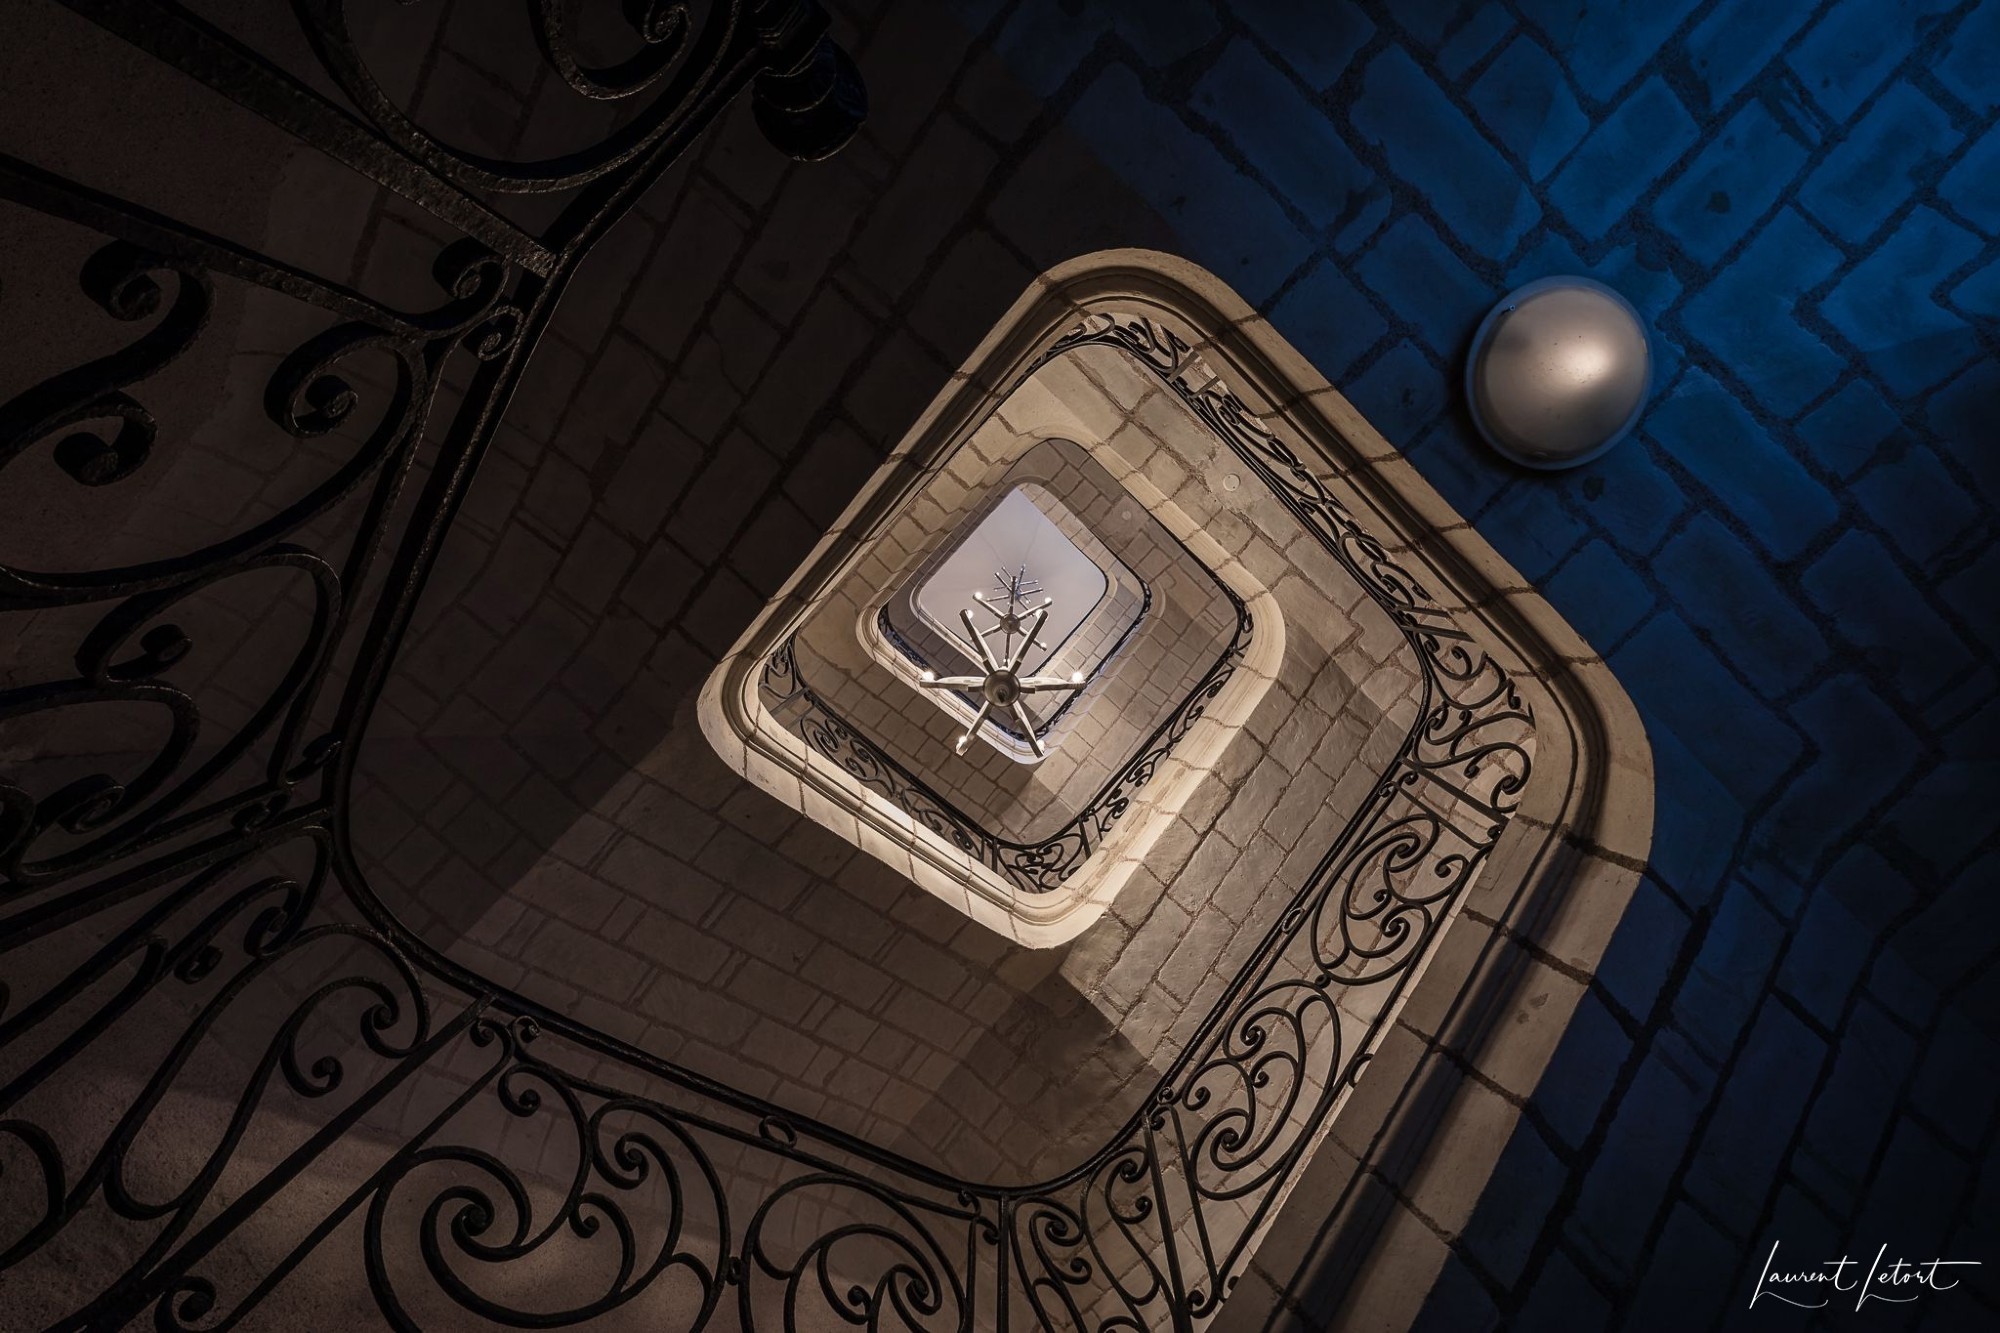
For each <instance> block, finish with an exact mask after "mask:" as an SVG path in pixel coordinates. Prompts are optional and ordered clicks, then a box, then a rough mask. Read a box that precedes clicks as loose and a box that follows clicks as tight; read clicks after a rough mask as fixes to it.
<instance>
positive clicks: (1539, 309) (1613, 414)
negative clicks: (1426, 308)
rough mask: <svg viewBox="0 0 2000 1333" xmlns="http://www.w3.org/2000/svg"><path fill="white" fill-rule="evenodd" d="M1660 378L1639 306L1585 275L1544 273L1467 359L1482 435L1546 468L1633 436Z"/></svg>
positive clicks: (1486, 326) (1513, 298)
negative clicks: (1656, 376)
mask: <svg viewBox="0 0 2000 1333" xmlns="http://www.w3.org/2000/svg"><path fill="white" fill-rule="evenodd" d="M1652 380H1653V355H1652V346H1651V343H1650V342H1649V340H1648V338H1647V335H1646V324H1645V321H1644V320H1643V319H1641V318H1640V317H1639V312H1638V311H1637V310H1634V309H1633V308H1632V303H1631V302H1629V301H1627V300H1626V299H1625V298H1624V297H1622V296H1620V295H1619V294H1618V293H1617V292H1615V291H1613V290H1612V289H1611V288H1609V287H1606V286H1605V285H1604V284H1603V283H1601V282H1595V281H1593V280H1591V279H1589V278H1583V277H1560V278H1543V279H1541V280H1539V281H1537V282H1531V283H1529V284H1528V285H1527V286H1525V287H1522V288H1520V289H1519V290H1517V291H1515V292H1514V293H1513V294H1511V295H1510V296H1508V297H1506V298H1505V299H1503V300H1502V301H1501V302H1500V304H1498V305H1497V306H1495V307H1493V310H1492V312H1491V313H1490V314H1488V315H1487V316H1486V319H1485V321H1484V322H1483V323H1481V324H1480V326H1479V331H1478V332H1477V333H1475V334H1474V335H1473V338H1472V351H1471V354H1470V355H1469V356H1468V357H1467V358H1466V365H1465V394H1466V399H1467V401H1468V402H1469V404H1470V406H1471V409H1472V420H1473V424H1474V425H1476V426H1477V427H1478V428H1479V433H1480V434H1481V435H1483V436H1485V437H1486V442H1487V443H1488V444H1489V445H1491V446H1492V447H1493V449H1494V451H1495V452H1496V453H1498V454H1500V455H1501V456H1502V457H1504V458H1508V459H1511V460H1513V461H1514V462H1516V463H1519V464H1520V465H1521V466H1523V467H1531V468H1538V469H1542V470H1545V471H1547V470H1553V469H1557V468H1569V467H1576V466H1578V465H1579V464H1582V463H1588V462H1589V461H1590V460H1592V459H1593V458H1596V457H1598V456H1600V455H1601V454H1603V453H1604V451H1605V450H1607V449H1609V448H1611V446H1613V445H1614V444H1617V443H1618V442H1619V441H1620V440H1622V439H1624V438H1625V437H1626V436H1627V435H1629V434H1631V433H1632V428H1633V427H1634V426H1635V425H1637V424H1638V422H1639V415H1640V413H1641V412H1642V411H1643V410H1644V409H1645V406H1646V399H1647V397H1648V395H1649V394H1650V393H1651V392H1652Z"/></svg>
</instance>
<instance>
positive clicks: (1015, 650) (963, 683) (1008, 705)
mask: <svg viewBox="0 0 2000 1333" xmlns="http://www.w3.org/2000/svg"><path fill="white" fill-rule="evenodd" d="M993 577H994V581H995V582H996V583H997V584H998V585H999V587H1000V594H1001V597H1002V598H1003V599H1004V603H1003V604H1002V605H1000V606H998V607H996V605H995V604H994V602H993V601H990V600H989V599H988V598H987V596H986V594H984V593H979V592H975V593H973V594H972V600H973V601H975V602H977V603H978V604H979V609H981V610H983V611H985V612H987V613H988V614H990V615H992V616H994V617H996V618H997V619H998V620H999V622H1000V623H999V624H997V625H994V626H992V627H990V628H988V629H984V630H982V629H980V628H979V627H978V626H977V625H976V624H974V623H973V619H972V611H973V608H971V607H964V608H962V609H961V610H960V611H959V613H958V618H959V620H961V621H962V622H964V624H965V628H966V632H967V633H968V634H970V635H971V636H972V646H973V649H974V651H976V652H977V653H978V654H979V664H980V665H981V666H982V667H984V668H985V674H984V675H980V676H939V675H937V674H936V673H935V672H932V671H924V672H922V673H921V674H920V675H919V676H918V677H917V684H918V685H919V686H920V687H922V688H923V689H926V690H977V691H979V694H980V705H979V711H978V712H977V713H976V714H974V715H973V718H972V722H971V724H970V725H968V726H967V727H966V729H965V734H964V735H963V736H960V737H959V738H958V743H957V744H956V746H954V747H953V748H954V749H956V751H957V752H958V753H959V754H964V753H965V750H966V747H967V746H969V745H971V744H972V738H973V737H974V736H977V735H978V734H979V728H980V726H981V725H982V724H983V723H984V722H985V721H986V720H987V719H988V718H989V717H991V716H992V715H993V710H994V709H996V708H1004V709H1006V710H1008V711H1009V712H1011V713H1013V715H1014V719H1015V721H1017V722H1019V723H1020V724H1021V732H1022V734H1023V735H1025V736H1026V737H1027V738H1028V745H1029V748H1031V749H1032V750H1034V752H1035V758H1037V759H1041V758H1044V757H1046V754H1045V751H1044V750H1043V749H1042V739H1041V737H1040V736H1038V735H1036V734H1035V724H1034V721H1033V719H1031V718H1030V717H1029V716H1028V708H1027V705H1026V704H1025V703H1023V702H1022V700H1023V698H1024V697H1025V696H1027V695H1030V694H1042V693H1045V692H1047V691H1050V690H1080V689H1082V688H1083V673H1082V672H1081V671H1073V672H1071V673H1070V674H1069V676H1068V677H1067V678H1064V677H1062V676H1023V675H1021V674H1020V672H1021V663H1023V662H1024V661H1026V660H1027V658H1028V650H1029V649H1031V648H1034V647H1037V646H1040V647H1042V648H1047V647H1048V645H1047V644H1045V643H1042V642H1041V640H1040V638H1039V637H1038V636H1039V635H1040V634H1041V632H1042V626H1043V625H1044V624H1046V623H1047V622H1048V618H1049V608H1050V607H1052V606H1054V605H1055V599H1054V598H1053V597H1044V598H1043V599H1042V600H1041V601H1040V602H1038V603H1036V604H1035V605H1034V606H1029V605H1028V604H1027V602H1028V599H1029V598H1030V597H1033V596H1034V595H1035V594H1036V593H1038V592H1040V591H1041V590H1042V585H1041V583H1040V581H1039V580H1036V579H1033V578H1030V577H1029V576H1028V567H1027V566H1026V565H1022V566H1020V567H1019V568H1017V569H1016V570H1015V572H1014V573H1013V574H1011V575H1009V574H1007V573H1006V572H1005V571H995V573H994V576H993ZM992 634H1004V635H1005V636H1006V637H1005V639H1004V641H1003V643H1002V645H1001V649H1000V652H999V653H998V654H997V655H996V654H995V653H994V651H993V646H992V645H991V644H990V643H988V642H987V636H988V635H992ZM1016 636H1019V639H1020V644H1019V646H1018V647H1017V646H1016V644H1015V638H1016Z"/></svg>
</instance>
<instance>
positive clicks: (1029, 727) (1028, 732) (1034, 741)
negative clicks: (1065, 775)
mask: <svg viewBox="0 0 2000 1333" xmlns="http://www.w3.org/2000/svg"><path fill="white" fill-rule="evenodd" d="M1014 717H1015V719H1016V720H1017V721H1019V722H1020V724H1021V734H1022V735H1023V736H1026V737H1027V738H1028V746H1029V748H1030V749H1032V750H1033V751H1034V752H1035V758H1037V759H1040V758H1043V757H1044V752H1043V750H1042V738H1041V737H1040V736H1037V735H1036V734H1035V724H1034V722H1033V720H1032V719H1030V718H1029V716H1028V706H1027V705H1026V704H1024V703H1022V702H1021V701H1020V700H1019V699H1016V700H1015V701H1014Z"/></svg>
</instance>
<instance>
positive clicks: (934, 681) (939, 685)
mask: <svg viewBox="0 0 2000 1333" xmlns="http://www.w3.org/2000/svg"><path fill="white" fill-rule="evenodd" d="M985 683H986V677H984V676H932V677H931V678H930V679H929V680H923V679H919V680H918V681H917V688H918V689H920V690H976V689H978V688H979V687H980V686H981V685H984V684H985Z"/></svg>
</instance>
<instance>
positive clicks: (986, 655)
mask: <svg viewBox="0 0 2000 1333" xmlns="http://www.w3.org/2000/svg"><path fill="white" fill-rule="evenodd" d="M958 618H959V619H960V620H962V621H964V622H965V629H966V632H967V633H969V634H970V635H972V646H973V647H974V648H977V649H978V650H979V660H980V663H981V664H982V665H984V666H985V668H986V669H987V670H988V671H998V670H999V669H1000V664H999V663H998V662H996V661H994V660H993V650H992V649H991V648H989V647H987V646H986V636H985V635H984V634H982V633H980V630H979V626H977V625H975V624H973V623H972V612H971V610H970V609H969V608H967V607H960V608H959V610H958Z"/></svg>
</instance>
